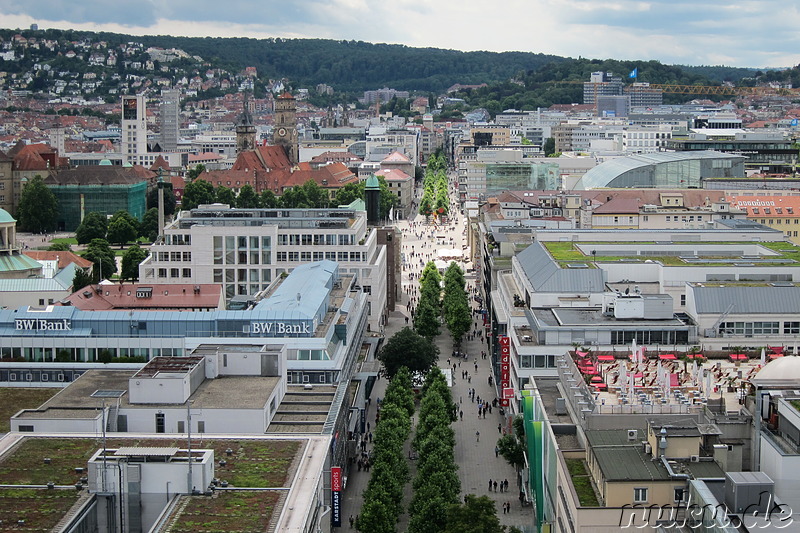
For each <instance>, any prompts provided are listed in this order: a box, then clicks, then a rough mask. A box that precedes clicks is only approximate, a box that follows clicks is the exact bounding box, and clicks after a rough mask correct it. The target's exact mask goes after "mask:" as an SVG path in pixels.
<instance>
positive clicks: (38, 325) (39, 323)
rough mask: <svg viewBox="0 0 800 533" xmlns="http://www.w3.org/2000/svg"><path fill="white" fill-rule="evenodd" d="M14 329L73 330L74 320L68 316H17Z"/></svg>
mask: <svg viewBox="0 0 800 533" xmlns="http://www.w3.org/2000/svg"><path fill="white" fill-rule="evenodd" d="M14 329H17V330H22V331H72V321H71V320H69V319H68V318H60V319H48V318H15V319H14Z"/></svg>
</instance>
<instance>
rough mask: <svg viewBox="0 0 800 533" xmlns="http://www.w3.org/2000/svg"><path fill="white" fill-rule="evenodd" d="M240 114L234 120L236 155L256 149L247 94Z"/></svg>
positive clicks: (254, 129)
mask: <svg viewBox="0 0 800 533" xmlns="http://www.w3.org/2000/svg"><path fill="white" fill-rule="evenodd" d="M242 108H243V109H242V114H241V115H239V118H238V119H237V120H236V153H237V154H239V153H241V152H246V151H249V150H255V149H256V127H255V126H254V125H253V115H251V114H250V110H249V109H248V108H247V93H244V103H243V104H242Z"/></svg>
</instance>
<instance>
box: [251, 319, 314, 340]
mask: <svg viewBox="0 0 800 533" xmlns="http://www.w3.org/2000/svg"><path fill="white" fill-rule="evenodd" d="M250 334H251V335H261V336H263V337H282V336H284V335H310V334H311V327H310V325H309V324H308V322H301V323H298V324H287V323H285V322H250Z"/></svg>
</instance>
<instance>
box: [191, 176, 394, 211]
mask: <svg viewBox="0 0 800 533" xmlns="http://www.w3.org/2000/svg"><path fill="white" fill-rule="evenodd" d="M378 181H379V183H380V186H381V192H380V216H381V218H386V217H388V215H389V210H390V209H391V208H392V207H393V206H394V205H395V204H396V203H397V198H396V197H395V195H394V194H392V193H391V191H389V186H388V185H387V184H386V180H385V179H384V178H383V177H382V176H380V177H379V178H378ZM357 199H362V200H363V199H364V182H363V181H358V182H354V183H348V184H347V185H345V186H344V187H341V188H339V189H338V190H337V191H336V194H335V195H334V197H333V198H331V196H330V194H329V193H328V191H327V190H326V189H324V188H322V187H320V186H319V185H318V184H317V182H316V181H314V180H308V181H306V182H305V183H304V184H302V185H295V186H294V187H292V188H290V189H287V190H285V191H284V192H283V194H282V195H281V196H276V195H275V193H274V192H272V191H271V190H269V189H266V190H264V191H263V192H262V193H261V194H260V195H259V194H258V193H256V191H255V189H253V187H252V186H251V185H249V184H245V185H243V186H242V187H241V188H240V189H239V192H238V194H237V193H236V191H234V190H233V189H230V188H228V187H225V186H224V185H220V186H219V187H216V188H215V187H214V186H213V185H212V184H211V183H209V182H208V181H206V180H204V179H202V178H196V179H193V180H191V181H190V182H189V183H187V184H186V188H185V189H184V191H183V198H182V200H181V207H182V208H183V209H194V208H196V207H197V206H199V205H202V204H213V203H221V204H228V205H230V206H232V207H238V208H241V209H256V208H279V207H284V208H289V209H291V208H309V209H315V208H316V209H322V208H326V207H335V206H339V205H347V204H350V203H352V202H353V201H354V200H357Z"/></svg>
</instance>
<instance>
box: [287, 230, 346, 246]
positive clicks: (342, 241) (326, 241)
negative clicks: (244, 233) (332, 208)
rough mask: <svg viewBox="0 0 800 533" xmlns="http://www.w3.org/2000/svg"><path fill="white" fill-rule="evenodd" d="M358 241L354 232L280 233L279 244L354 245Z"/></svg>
mask: <svg viewBox="0 0 800 533" xmlns="http://www.w3.org/2000/svg"><path fill="white" fill-rule="evenodd" d="M355 243H356V236H355V235H352V234H336V233H334V234H329V233H324V234H316V233H315V234H311V233H303V234H297V235H295V234H280V235H278V245H279V246H300V245H303V246H311V245H314V246H353V245H354V244H355Z"/></svg>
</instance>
